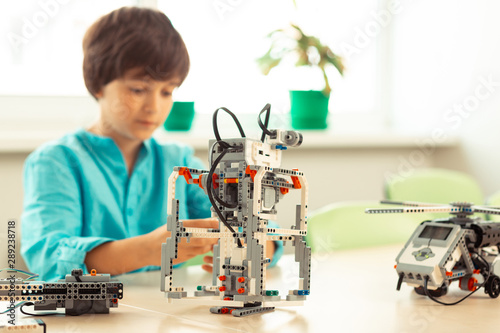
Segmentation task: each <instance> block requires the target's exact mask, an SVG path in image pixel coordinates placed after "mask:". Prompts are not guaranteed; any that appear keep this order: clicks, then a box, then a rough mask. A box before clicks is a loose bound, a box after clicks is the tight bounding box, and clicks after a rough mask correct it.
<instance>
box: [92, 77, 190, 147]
mask: <svg viewBox="0 0 500 333" xmlns="http://www.w3.org/2000/svg"><path fill="white" fill-rule="evenodd" d="M143 73H144V72H143V71H142V70H141V69H140V68H138V69H131V70H129V71H127V72H126V73H125V75H124V76H123V77H122V78H119V79H116V80H113V81H111V82H110V83H108V84H107V85H105V86H104V87H103V88H102V89H101V91H100V92H99V93H98V94H96V97H97V99H98V101H99V105H100V108H101V125H102V126H103V128H102V130H103V131H104V134H105V135H108V136H110V137H113V138H120V139H128V140H140V141H143V140H147V139H149V138H150V137H151V135H152V134H153V132H154V130H156V129H157V128H158V127H159V126H161V125H162V124H163V123H164V122H165V119H167V116H168V113H169V112H170V109H171V108H172V104H173V101H172V92H173V91H174V89H175V88H177V87H178V86H179V84H180V83H179V81H178V80H177V79H172V80H167V81H155V80H153V79H152V78H151V77H149V76H144V74H143Z"/></svg>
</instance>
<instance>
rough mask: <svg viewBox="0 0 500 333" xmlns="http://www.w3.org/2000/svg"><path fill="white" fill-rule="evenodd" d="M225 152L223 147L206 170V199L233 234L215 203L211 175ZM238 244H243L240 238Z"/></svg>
mask: <svg viewBox="0 0 500 333" xmlns="http://www.w3.org/2000/svg"><path fill="white" fill-rule="evenodd" d="M227 152H228V149H224V150H223V151H222V152H221V153H220V155H219V156H217V158H216V159H215V161H214V163H213V164H212V166H211V167H210V171H209V172H208V176H207V177H208V179H207V194H208V199H209V200H210V203H211V204H212V207H213V208H214V210H215V213H216V214H217V216H219V219H220V220H221V222H222V223H223V224H224V225H225V226H226V228H228V229H229V231H231V232H232V233H233V234H235V233H236V232H235V231H234V229H233V228H232V227H231V225H229V223H227V221H226V219H225V218H224V216H223V215H222V212H221V211H220V210H219V208H218V207H217V205H216V204H215V200H214V193H213V191H214V188H213V182H212V175H213V174H214V172H215V169H216V168H217V165H218V164H219V162H220V161H221V160H222V158H223V157H224V155H226V153H227ZM216 198H217V199H219V198H218V197H217V196H216ZM238 246H239V247H242V246H243V244H242V243H241V240H240V239H239V238H238Z"/></svg>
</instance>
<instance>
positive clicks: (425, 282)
mask: <svg viewBox="0 0 500 333" xmlns="http://www.w3.org/2000/svg"><path fill="white" fill-rule="evenodd" d="M477 257H478V258H480V259H481V260H482V261H483V264H486V267H488V276H487V277H486V278H485V279H484V282H483V283H481V285H480V286H479V287H477V288H476V290H474V291H472V292H470V293H469V294H467V295H466V296H465V297H464V298H462V299H459V300H458V301H456V302H453V303H445V302H441V301H440V300H437V299H435V298H434V296H432V295H431V294H430V293H429V290H428V289H427V282H428V281H429V276H428V275H426V276H425V281H424V291H425V294H426V295H427V297H429V298H430V299H431V300H433V301H434V302H436V303H439V304H442V305H456V304H458V303H460V302H462V301H463V300H465V299H466V298H468V297H469V296H471V295H472V294H474V293H475V292H476V291H478V290H479V289H481V288H482V287H484V285H485V284H486V282H487V281H488V279H489V278H490V275H491V270H490V264H489V263H488V262H487V261H486V259H484V258H483V257H482V256H481V255H479V254H478V255H477Z"/></svg>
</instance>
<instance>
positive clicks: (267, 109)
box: [257, 103, 272, 142]
mask: <svg viewBox="0 0 500 333" xmlns="http://www.w3.org/2000/svg"><path fill="white" fill-rule="evenodd" d="M266 111H267V112H266ZM264 112H266V120H265V121H264V124H263V123H262V120H261V119H260V116H261V115H262V114H263V113H264ZM270 113H271V104H269V103H267V104H266V105H265V106H264V108H263V109H262V110H261V111H260V112H259V116H258V117H257V122H258V123H259V127H260V128H261V129H262V136H261V137H260V141H262V142H264V140H265V139H266V134H267V135H272V133H271V132H270V131H269V130H268V129H267V126H268V125H269V115H270Z"/></svg>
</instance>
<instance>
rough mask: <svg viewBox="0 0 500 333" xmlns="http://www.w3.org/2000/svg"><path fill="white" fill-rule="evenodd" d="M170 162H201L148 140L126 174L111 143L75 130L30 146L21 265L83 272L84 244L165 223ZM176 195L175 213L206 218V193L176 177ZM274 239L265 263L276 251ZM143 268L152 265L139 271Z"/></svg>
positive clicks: (44, 272)
mask: <svg viewBox="0 0 500 333" xmlns="http://www.w3.org/2000/svg"><path fill="white" fill-rule="evenodd" d="M174 166H187V167H190V168H196V169H206V168H205V166H204V165H203V163H202V162H201V161H200V160H199V159H198V158H196V157H194V156H193V151H192V149H191V148H189V147H187V146H184V145H181V144H179V143H169V144H159V143H157V142H156V141H155V140H154V139H149V140H146V141H144V143H143V145H142V147H141V150H140V152H139V156H138V159H137V161H136V164H135V166H134V169H133V171H132V174H131V175H130V176H129V175H128V171H127V166H126V164H125V161H124V159H123V156H122V154H121V152H120V150H119V149H118V146H117V145H116V144H115V142H114V141H113V140H112V139H111V138H108V137H102V136H98V135H94V134H92V133H89V132H87V131H85V130H83V129H81V130H78V131H77V132H75V133H73V134H69V135H66V136H64V137H63V138H61V139H59V140H57V141H55V142H51V143H48V144H45V145H43V146H42V147H40V148H39V149H37V150H36V151H35V152H33V153H32V154H30V156H28V158H27V159H26V162H25V168H24V211H23V215H22V223H21V228H22V242H21V253H22V255H23V257H24V259H25V261H26V263H27V265H28V267H29V269H30V270H31V271H32V272H35V273H38V274H39V275H40V278H41V279H42V280H45V281H50V280H55V279H59V278H63V277H64V276H65V275H66V274H69V273H71V270H72V269H75V268H81V269H83V271H84V273H88V270H87V267H86V266H85V264H84V260H85V256H86V254H87V252H88V251H90V250H92V249H93V248H95V247H97V246H99V245H101V244H103V243H105V242H109V241H114V240H120V239H125V238H129V237H134V236H139V235H143V234H146V233H149V232H151V231H153V230H155V229H156V228H158V227H160V226H162V225H165V223H166V221H167V201H168V177H169V176H170V174H171V173H172V170H173V168H174ZM176 199H178V200H179V219H197V218H206V217H210V201H209V200H208V197H207V196H206V195H205V193H204V192H203V190H202V189H201V188H199V187H198V186H195V185H188V184H187V183H186V182H185V180H184V179H183V178H182V177H180V179H179V180H178V181H177V183H176ZM276 245H277V250H276V252H275V255H274V258H273V263H272V264H275V263H276V261H277V260H278V259H279V257H280V256H281V253H282V252H283V249H282V247H283V246H282V244H280V243H279V242H277V243H276ZM124 255H126V254H124ZM149 269H158V267H157V266H150V267H144V268H142V269H140V270H149Z"/></svg>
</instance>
